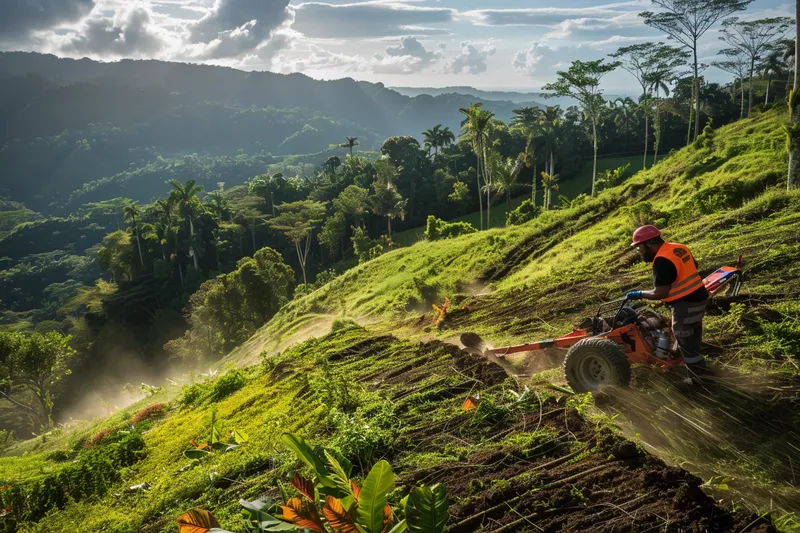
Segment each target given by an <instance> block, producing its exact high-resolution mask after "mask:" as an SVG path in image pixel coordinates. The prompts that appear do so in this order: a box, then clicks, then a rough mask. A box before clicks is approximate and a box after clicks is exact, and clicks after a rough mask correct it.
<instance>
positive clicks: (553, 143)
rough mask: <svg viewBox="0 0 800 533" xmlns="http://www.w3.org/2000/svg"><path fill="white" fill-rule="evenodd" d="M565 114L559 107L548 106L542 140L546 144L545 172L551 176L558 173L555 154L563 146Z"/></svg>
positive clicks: (543, 123)
mask: <svg viewBox="0 0 800 533" xmlns="http://www.w3.org/2000/svg"><path fill="white" fill-rule="evenodd" d="M563 117H564V112H563V111H561V108H560V107H559V106H552V107H550V106H548V107H547V108H546V109H545V110H544V119H543V120H542V139H543V141H544V144H545V171H546V172H547V173H548V174H550V175H551V176H553V175H555V172H556V158H555V153H556V150H557V149H558V147H559V146H560V145H561V141H562V136H563V133H564V118H563ZM548 158H549V163H550V165H549V167H548Z"/></svg>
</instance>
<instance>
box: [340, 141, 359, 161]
mask: <svg viewBox="0 0 800 533" xmlns="http://www.w3.org/2000/svg"><path fill="white" fill-rule="evenodd" d="M345 139H347V142H346V143H344V144H340V145H339V148H349V149H350V157H353V148H355V147H356V146H358V137H345Z"/></svg>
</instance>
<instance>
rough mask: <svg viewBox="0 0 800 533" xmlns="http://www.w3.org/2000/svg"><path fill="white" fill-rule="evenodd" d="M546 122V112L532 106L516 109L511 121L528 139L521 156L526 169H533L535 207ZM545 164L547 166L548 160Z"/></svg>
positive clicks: (532, 196)
mask: <svg viewBox="0 0 800 533" xmlns="http://www.w3.org/2000/svg"><path fill="white" fill-rule="evenodd" d="M544 120H545V112H544V110H543V109H542V108H540V107H530V106H526V107H522V108H520V109H514V117H513V118H512V119H511V126H512V127H515V128H519V129H521V130H522V131H523V133H524V134H525V137H526V138H527V142H526V144H525V152H523V153H522V154H520V156H524V158H523V160H522V161H523V163H524V164H525V166H526V167H528V168H530V167H533V183H532V184H531V200H532V201H533V205H536V177H537V176H538V175H539V173H538V172H537V168H536V167H537V163H538V162H539V154H538V150H537V149H538V147H539V146H540V145H541V144H542V142H543V137H542V132H543V130H544ZM546 155H547V154H545V157H546ZM545 164H547V163H546V159H545Z"/></svg>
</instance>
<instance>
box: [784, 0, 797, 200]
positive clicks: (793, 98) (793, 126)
mask: <svg viewBox="0 0 800 533" xmlns="http://www.w3.org/2000/svg"><path fill="white" fill-rule="evenodd" d="M794 23H795V38H794V82H793V83H792V91H791V92H790V93H789V112H790V113H791V122H790V124H789V125H788V126H787V128H786V130H787V131H786V133H787V135H788V136H789V138H788V141H787V142H788V145H789V175H788V178H787V180H786V186H787V187H788V188H789V189H792V188H794V187H800V97H798V95H797V90H798V87H800V69H798V68H797V67H798V65H797V62H798V57H800V0H795V15H794Z"/></svg>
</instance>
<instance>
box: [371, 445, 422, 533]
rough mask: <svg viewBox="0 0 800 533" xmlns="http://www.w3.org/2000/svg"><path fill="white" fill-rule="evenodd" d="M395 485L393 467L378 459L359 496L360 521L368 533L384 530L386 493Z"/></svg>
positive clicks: (377, 532) (379, 532)
mask: <svg viewBox="0 0 800 533" xmlns="http://www.w3.org/2000/svg"><path fill="white" fill-rule="evenodd" d="M393 487H394V474H393V473H392V467H391V466H389V463H387V462H386V461H384V460H380V461H378V462H377V463H375V466H373V467H372V470H370V471H369V475H368V476H367V479H365V480H364V483H363V484H362V485H361V493H360V494H359V496H358V523H359V524H360V525H362V526H363V527H364V529H365V530H366V531H367V533H381V531H383V519H384V513H383V510H384V508H385V507H386V495H387V494H389V492H390V491H391V490H392V488H393ZM426 533H427V532H426Z"/></svg>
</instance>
